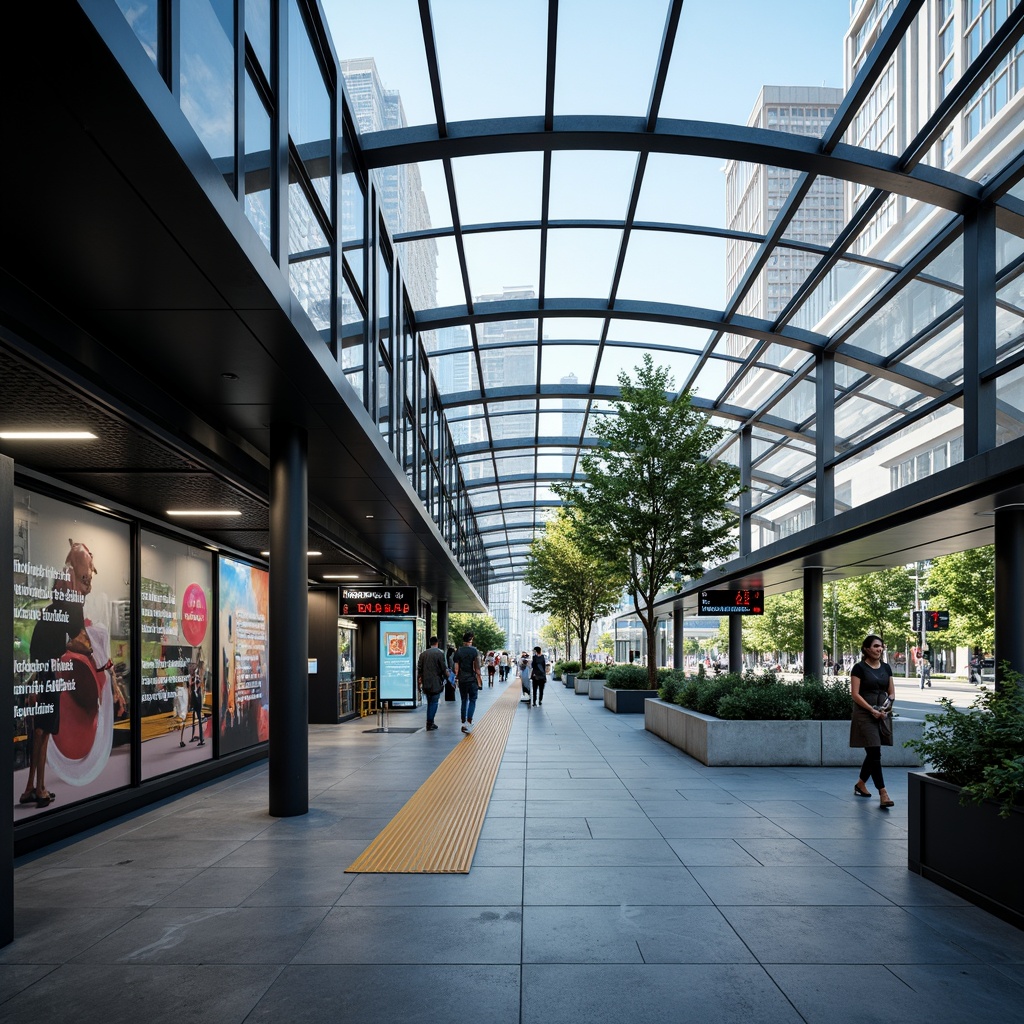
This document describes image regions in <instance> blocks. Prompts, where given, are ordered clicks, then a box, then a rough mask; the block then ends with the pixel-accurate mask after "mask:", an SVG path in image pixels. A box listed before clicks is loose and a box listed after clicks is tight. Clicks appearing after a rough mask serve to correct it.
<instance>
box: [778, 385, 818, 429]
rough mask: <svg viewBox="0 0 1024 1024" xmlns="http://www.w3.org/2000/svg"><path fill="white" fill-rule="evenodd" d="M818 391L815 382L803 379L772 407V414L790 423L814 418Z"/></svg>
mask: <svg viewBox="0 0 1024 1024" xmlns="http://www.w3.org/2000/svg"><path fill="white" fill-rule="evenodd" d="M816 393H817V389H816V388H815V386H814V384H813V383H811V382H810V381H806V380H802V381H800V382H799V383H798V384H797V385H796V386H795V387H793V388H791V389H790V390H789V391H787V392H786V394H785V396H784V397H783V398H782V399H781V400H780V401H778V402H776V403H775V405H773V406H772V407H771V410H770V415H772V416H775V417H776V418H777V419H780V420H786V421H788V422H790V423H804V422H806V421H808V420H813V419H814V417H815V415H816V407H815V395H816Z"/></svg>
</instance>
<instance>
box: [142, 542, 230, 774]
mask: <svg viewBox="0 0 1024 1024" xmlns="http://www.w3.org/2000/svg"><path fill="white" fill-rule="evenodd" d="M212 582H213V562H212V560H211V557H210V554H209V552H207V551H203V550H202V549H201V548H195V547H192V546H190V545H187V544H182V543H179V542H178V541H174V540H170V539H168V538H166V537H161V536H160V535H159V534H155V533H150V532H149V531H147V530H143V531H142V581H141V589H140V594H139V600H140V612H141V616H142V631H141V632H142V636H141V645H142V695H141V699H140V700H141V707H140V709H139V711H140V715H141V719H142V777H143V778H146V779H149V778H153V777H154V776H157V775H163V774H164V773H166V772H170V771H175V770H176V769H178V768H183V767H185V766H186V765H189V764H195V763H196V762H197V761H206V760H209V759H210V758H212V757H213V743H212V742H210V741H211V740H212V738H213V725H212V722H213V688H212V680H213V627H212V623H211V621H210V607H211V604H210V595H211V593H212V589H211V588H212Z"/></svg>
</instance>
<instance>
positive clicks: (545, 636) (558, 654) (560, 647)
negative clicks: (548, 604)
mask: <svg viewBox="0 0 1024 1024" xmlns="http://www.w3.org/2000/svg"><path fill="white" fill-rule="evenodd" d="M540 642H541V643H542V644H543V645H544V646H545V647H548V648H550V649H551V650H552V651H553V652H554V653H555V660H556V661H558V659H559V658H568V657H570V656H571V654H572V652H571V651H570V650H569V630H568V627H567V626H566V623H565V619H563V618H562V616H561V615H549V616H548V620H547V622H545V623H544V625H543V626H541V627H540ZM516 653H517V654H518V653H519V652H518V651H517V652H516Z"/></svg>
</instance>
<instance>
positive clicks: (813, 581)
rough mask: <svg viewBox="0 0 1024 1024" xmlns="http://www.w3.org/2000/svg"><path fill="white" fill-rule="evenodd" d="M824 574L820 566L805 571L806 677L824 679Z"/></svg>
mask: <svg viewBox="0 0 1024 1024" xmlns="http://www.w3.org/2000/svg"><path fill="white" fill-rule="evenodd" d="M822 578H823V573H822V569H821V567H820V566H812V567H810V568H807V569H804V676H805V677H806V676H817V677H818V678H819V679H820V678H822V675H823V672H824V660H823V659H824V654H825V644H824V635H823V623H824V618H825V605H824V594H823V588H822Z"/></svg>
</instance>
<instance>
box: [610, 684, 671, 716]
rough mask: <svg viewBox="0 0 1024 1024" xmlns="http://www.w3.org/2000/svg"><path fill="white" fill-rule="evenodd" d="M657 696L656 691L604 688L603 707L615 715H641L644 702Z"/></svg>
mask: <svg viewBox="0 0 1024 1024" xmlns="http://www.w3.org/2000/svg"><path fill="white" fill-rule="evenodd" d="M657 696H658V691H657V690H613V689H612V688H611V687H610V686H605V687H604V706H605V707H606V708H607V709H608V710H609V711H613V712H614V713H615V714H617V715H642V714H643V713H644V702H645V701H647V700H649V699H650V698H652V697H657Z"/></svg>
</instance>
